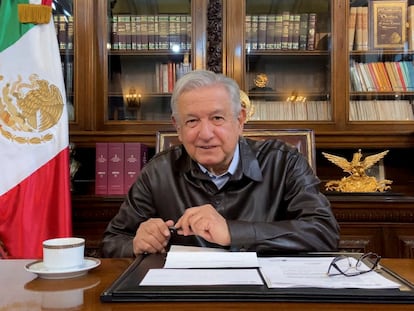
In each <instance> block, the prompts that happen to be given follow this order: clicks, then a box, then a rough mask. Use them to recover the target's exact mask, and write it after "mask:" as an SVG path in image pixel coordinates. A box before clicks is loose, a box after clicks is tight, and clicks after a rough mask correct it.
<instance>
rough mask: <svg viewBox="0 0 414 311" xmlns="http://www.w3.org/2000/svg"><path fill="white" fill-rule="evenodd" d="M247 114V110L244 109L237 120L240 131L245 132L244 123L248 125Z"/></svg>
mask: <svg viewBox="0 0 414 311" xmlns="http://www.w3.org/2000/svg"><path fill="white" fill-rule="evenodd" d="M246 118H247V112H246V109H245V108H242V109H241V110H240V113H239V117H238V118H237V119H238V121H239V126H240V129H241V130H242V131H243V127H244V123H246Z"/></svg>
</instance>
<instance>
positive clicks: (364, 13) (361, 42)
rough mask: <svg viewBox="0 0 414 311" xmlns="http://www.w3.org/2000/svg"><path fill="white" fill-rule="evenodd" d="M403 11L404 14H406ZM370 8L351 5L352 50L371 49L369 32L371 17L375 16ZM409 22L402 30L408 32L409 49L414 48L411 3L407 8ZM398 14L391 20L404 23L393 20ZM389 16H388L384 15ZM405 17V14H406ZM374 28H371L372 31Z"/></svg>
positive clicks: (349, 21) (349, 28) (349, 33)
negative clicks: (371, 13)
mask: <svg viewBox="0 0 414 311" xmlns="http://www.w3.org/2000/svg"><path fill="white" fill-rule="evenodd" d="M404 13H405V12H404ZM404 13H403V14H404ZM369 14H370V13H369V8H368V7H367V6H364V7H355V6H353V7H351V8H350V11H349V19H348V35H349V41H348V42H349V50H350V51H367V50H368V49H369V32H370V22H369V20H370V19H373V18H374V17H373V16H370V15H369ZM406 14H407V16H406V20H407V24H408V27H404V26H403V27H402V31H404V32H407V33H406V34H407V36H406V37H407V41H408V42H406V43H407V44H408V49H409V50H411V51H412V50H414V5H410V6H408V8H407V13H406ZM395 16H396V15H392V17H391V16H390V17H389V18H390V22H391V23H392V24H394V25H398V24H397V23H402V22H403V21H398V20H391V18H395ZM384 18H387V17H384ZM404 18H405V16H404ZM372 31H373V30H371V32H372ZM403 37H404V36H403Z"/></svg>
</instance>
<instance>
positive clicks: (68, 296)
mask: <svg viewBox="0 0 414 311" xmlns="http://www.w3.org/2000/svg"><path fill="white" fill-rule="evenodd" d="M31 261H32V260H0V284H1V290H0V310H1V311H11V310H13V311H17V310H99V311H123V310H125V311H127V310H153V311H158V310H160V311H161V310H162V311H164V310H169V311H190V310H197V311H204V310H226V311H229V310H260V311H263V310H318V311H324V310H335V311H339V310H377V311H381V310H393V311H394V310H397V311H398V310H414V304H412V305H400V304H389V305H386V304H351V303H350V304H344V303H341V304H333V303H288V302H286V303H279V302H263V303H258V302H170V303H166V302H165V303H161V302H159V303H157V302H154V303H151V302H149V303H101V302H100V300H99V295H100V294H101V292H102V291H103V290H104V289H105V288H107V287H108V286H109V285H110V284H111V283H112V282H113V280H114V279H115V278H116V277H118V276H119V275H120V274H121V273H122V272H123V271H124V270H125V269H126V268H127V267H128V265H129V264H130V263H131V262H132V260H131V259H102V263H101V265H100V266H99V267H97V268H95V269H94V270H92V271H89V273H88V274H87V275H85V276H81V277H78V278H73V279H66V280H43V279H40V278H37V276H36V275H34V274H32V273H30V272H27V271H25V269H24V265H25V264H27V263H29V262H31ZM381 264H382V265H384V266H386V267H388V268H390V269H392V270H393V271H395V272H397V273H398V274H400V275H401V276H403V277H405V278H406V279H407V280H409V281H410V282H413V283H414V260H412V259H383V260H382V261H381ZM63 307H64V308H63Z"/></svg>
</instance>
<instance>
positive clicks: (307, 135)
mask: <svg viewBox="0 0 414 311" xmlns="http://www.w3.org/2000/svg"><path fill="white" fill-rule="evenodd" d="M243 136H245V137H248V138H251V139H255V140H265V139H280V140H283V141H284V142H286V143H288V144H290V145H292V146H294V147H296V148H297V149H298V151H299V152H301V153H302V154H303V155H304V156H305V157H306V158H307V159H308V161H309V164H310V165H311V167H312V169H313V171H314V172H316V159H315V135H314V132H313V130H311V129H277V130H256V129H255V130H250V129H246V130H244V133H243ZM179 143H180V141H179V140H178V134H177V133H176V132H175V131H158V132H157V141H156V146H155V147H156V152H159V151H163V150H165V149H167V148H169V147H171V146H173V145H177V144H179Z"/></svg>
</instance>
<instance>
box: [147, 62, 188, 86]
mask: <svg viewBox="0 0 414 311" xmlns="http://www.w3.org/2000/svg"><path fill="white" fill-rule="evenodd" d="M189 71H191V63H190V62H189V61H188V57H184V62H180V63H174V62H172V61H169V62H167V63H156V64H155V92H159V93H171V92H172V91H173V89H174V85H175V82H176V81H177V80H178V79H179V78H181V77H182V76H183V75H184V74H186V73H187V72H189Z"/></svg>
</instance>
